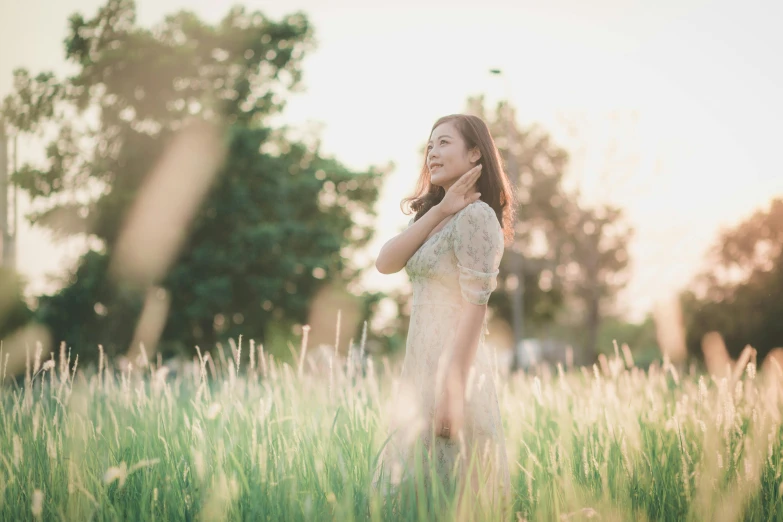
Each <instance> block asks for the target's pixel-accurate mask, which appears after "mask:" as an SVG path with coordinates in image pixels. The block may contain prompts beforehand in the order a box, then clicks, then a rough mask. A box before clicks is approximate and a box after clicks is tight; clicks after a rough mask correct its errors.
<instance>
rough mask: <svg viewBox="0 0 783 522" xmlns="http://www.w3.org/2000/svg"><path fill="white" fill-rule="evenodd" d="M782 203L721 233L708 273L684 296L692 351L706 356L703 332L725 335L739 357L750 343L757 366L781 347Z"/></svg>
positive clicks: (688, 335) (699, 355) (782, 305)
mask: <svg viewBox="0 0 783 522" xmlns="http://www.w3.org/2000/svg"><path fill="white" fill-rule="evenodd" d="M781 295H783V199H781V198H778V199H775V200H773V201H772V202H771V204H770V205H769V206H768V207H767V208H766V209H761V210H758V211H756V212H755V213H754V214H753V215H752V216H750V217H749V218H748V219H746V220H744V221H742V222H741V223H739V224H738V225H737V226H735V227H733V228H730V229H727V230H725V231H723V232H722V233H721V234H720V236H719V238H718V240H717V241H716V243H715V244H714V246H713V247H712V249H711V252H710V254H709V256H708V260H707V265H706V267H705V269H704V270H703V271H702V272H701V273H700V274H699V275H698V276H697V277H696V278H694V280H693V282H692V284H691V287H690V288H689V289H688V290H687V291H686V292H684V293H683V295H682V302H683V313H684V315H685V325H686V331H687V337H686V340H687V345H688V351H689V353H691V354H692V355H695V356H696V357H698V358H700V359H701V358H702V352H701V340H702V337H703V336H704V334H706V333H707V332H710V331H718V332H720V333H721V335H723V338H724V341H725V343H726V348H727V350H728V351H729V354H730V355H731V356H732V357H734V358H736V357H738V356H739V354H740V352H741V351H742V349H743V348H744V347H745V346H746V345H748V344H750V345H751V346H753V347H754V348H755V349H756V350H758V356H759V362H760V360H761V359H763V357H764V356H765V355H766V354H767V353H768V352H769V351H770V350H771V349H773V348H777V347H779V346H783V322H782V321H781V320H780V318H781V317H783V301H781V299H780V296H781Z"/></svg>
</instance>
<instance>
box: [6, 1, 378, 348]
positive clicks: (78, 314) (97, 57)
mask: <svg viewBox="0 0 783 522" xmlns="http://www.w3.org/2000/svg"><path fill="white" fill-rule="evenodd" d="M69 28H70V29H69V35H68V37H67V39H66V41H65V51H66V57H67V59H68V60H69V61H70V62H71V63H73V64H75V65H76V66H77V68H78V70H77V72H76V74H75V75H74V76H73V77H71V78H68V79H64V80H61V81H59V82H57V81H54V80H53V77H52V76H51V75H48V74H46V75H39V76H38V77H36V78H31V77H30V75H29V74H28V73H27V72H26V71H17V73H16V78H17V92H16V93H15V94H14V95H12V96H11V97H9V98H8V99H7V100H6V103H5V105H4V108H3V112H4V115H6V116H7V117H8V119H9V120H10V121H11V123H12V125H13V124H15V125H16V126H17V129H19V130H20V131H21V130H26V128H25V127H23V124H25V125H27V126H28V127H27V128H30V127H32V125H33V124H36V125H37V124H39V121H40V120H46V121H47V122H48V123H49V124H51V126H53V127H54V128H55V129H56V133H55V134H56V135H55V137H54V139H52V140H51V142H50V143H49V145H48V146H47V148H46V153H47V161H46V164H45V165H44V166H33V165H25V166H24V167H23V168H21V169H20V170H19V171H18V172H17V173H15V174H14V176H13V182H14V183H16V184H17V185H18V186H19V187H20V188H21V189H23V190H25V191H26V192H27V193H28V194H29V195H30V196H31V198H33V200H34V201H35V202H36V204H37V205H36V208H37V210H36V212H34V213H32V214H31V215H29V216H28V218H29V219H30V220H31V222H33V223H36V224H39V225H42V226H46V227H49V228H51V229H52V230H54V231H55V232H57V233H58V234H59V235H61V236H70V235H74V234H85V235H87V236H89V237H91V238H92V239H94V240H97V241H96V242H97V243H98V244H100V245H101V246H100V248H96V249H93V250H91V251H89V252H87V253H86V254H85V255H84V257H83V258H82V259H81V260H80V262H79V265H78V267H77V268H76V270H75V272H74V273H73V274H72V275H71V276H70V277H69V278H68V280H67V281H66V286H65V287H64V288H63V289H62V290H61V291H59V292H57V293H56V294H54V295H52V296H43V297H41V299H40V306H39V311H38V313H39V316H40V318H41V319H42V320H43V321H44V322H45V323H46V324H47V325H48V326H49V327H50V328H51V329H52V333H53V337H54V339H55V341H58V340H61V339H63V340H66V341H67V342H68V343H69V344H72V345H76V347H77V349H79V350H80V351H84V350H85V348H93V347H95V346H96V344H97V343H101V344H103V345H104V346H105V347H106V348H107V349H108V350H109V351H110V352H111V351H115V352H116V351H120V350H124V349H125V348H127V347H128V343H129V342H130V341H131V339H132V335H133V329H134V328H135V324H136V319H137V318H138V314H139V312H140V310H141V305H142V301H143V297H144V292H145V290H146V289H145V288H139V287H138V285H130V284H122V283H119V284H114V283H111V282H110V281H109V279H108V277H107V271H108V267H109V264H110V260H111V258H112V255H113V253H114V251H115V247H116V245H117V240H118V237H119V235H120V233H121V231H122V229H123V225H124V223H125V220H126V218H127V215H128V211H129V208H130V206H131V204H132V202H133V201H134V200H135V198H136V196H137V193H138V191H139V188H140V187H141V186H142V184H143V183H144V181H145V180H146V179H147V177H148V175H149V173H150V171H151V170H152V168H153V167H154V166H155V165H156V163H157V162H158V161H159V159H160V157H161V155H162V154H163V153H164V151H165V150H166V147H167V146H168V144H169V143H170V142H171V140H172V139H173V137H174V136H176V134H177V132H178V131H180V130H181V129H182V128H183V127H184V126H186V125H187V123H188V121H189V120H191V119H194V118H197V119H200V120H206V121H207V122H209V123H210V124H212V125H214V126H215V127H216V128H218V129H221V133H222V137H223V138H222V139H223V140H224V142H225V147H226V151H227V154H226V159H225V161H224V162H223V164H222V166H221V167H220V169H219V172H218V174H217V176H216V181H215V182H214V183H213V185H212V187H211V189H210V191H209V193H208V195H207V197H206V199H205V200H204V201H203V203H202V204H201V205H200V207H199V209H198V212H197V214H196V216H195V218H194V219H193V222H192V223H191V224H190V227H189V229H188V230H187V236H186V240H185V243H184V246H183V248H182V249H181V251H180V252H179V255H178V256H177V258H176V261H175V262H174V264H173V266H172V267H171V269H170V270H169V271H168V273H167V274H166V276H165V278H164V280H162V281H159V282H158V283H159V284H160V286H161V287H163V288H165V289H166V290H167V291H168V292H169V294H170V296H171V306H170V309H169V315H168V318H167V321H166V324H165V330H164V332H163V340H164V341H166V342H168V345H167V346H169V347H170V348H172V349H173V348H175V347H177V346H180V347H183V346H184V347H186V348H190V349H192V346H193V344H201V345H202V346H209V345H210V344H211V343H213V342H215V341H216V340H219V339H220V338H221V337H225V336H228V335H237V334H238V333H240V332H241V333H244V334H245V336H252V337H253V338H256V339H258V340H261V341H263V338H264V332H265V331H266V329H267V326H268V324H269V323H270V321H273V320H280V321H291V322H296V321H299V322H301V321H304V320H305V319H306V316H307V307H308V302H309V301H310V298H311V297H312V296H313V294H314V293H315V292H316V291H317V290H318V289H319V288H320V287H321V286H322V285H323V284H324V282H325V281H327V280H330V279H331V280H334V279H338V280H343V281H350V280H352V279H353V278H355V277H357V276H358V274H359V272H360V270H361V268H362V267H355V266H351V265H350V264H348V263H347V262H346V261H345V259H346V258H347V257H350V255H351V253H352V251H353V250H355V249H358V248H361V247H362V246H363V245H365V244H366V243H367V242H368V241H369V240H370V239H371V237H372V228H371V226H370V223H371V220H370V218H371V217H372V216H374V215H375V211H374V204H375V201H376V200H377V197H378V188H379V186H380V183H381V181H382V177H383V174H384V171H383V170H382V169H378V168H371V169H369V171H367V172H353V171H351V170H349V169H348V168H346V167H344V166H343V165H341V164H340V163H339V162H338V161H337V160H335V159H333V158H329V157H325V156H324V155H323V154H322V153H321V152H320V146H319V145H320V144H319V141H318V138H317V136H310V137H306V138H303V139H302V140H301V141H295V140H292V139H290V138H289V135H290V129H288V128H286V127H283V126H277V127H274V126H273V125H272V119H273V118H275V117H276V116H278V115H279V114H280V112H281V111H282V109H283V108H284V106H285V99H286V96H287V95H288V94H289V93H291V92H295V91H296V90H298V89H299V88H300V82H301V78H302V68H301V62H302V59H303V57H304V56H305V54H306V53H307V52H308V51H309V50H311V49H312V48H313V47H314V40H313V30H312V28H311V26H310V24H309V21H308V19H307V18H306V16H305V15H303V14H301V13H295V14H292V15H290V16H287V17H284V19H283V20H281V21H279V22H276V21H273V20H270V19H269V18H267V17H265V16H264V15H263V14H261V13H259V12H246V11H245V9H244V8H241V7H236V8H233V9H231V10H230V12H229V13H228V14H227V15H226V16H225V18H223V19H222V20H221V21H220V22H219V23H217V24H216V25H209V24H207V23H205V22H203V21H201V20H200V19H198V18H197V17H196V16H195V15H194V14H192V13H190V12H187V11H182V12H179V13H176V14H172V15H170V16H167V17H166V18H165V20H164V21H163V23H161V24H160V25H158V26H156V27H154V28H152V29H147V28H144V27H140V26H138V25H137V23H136V9H135V5H134V3H133V2H132V1H130V0H109V1H108V2H107V3H106V4H105V5H104V6H103V7H101V8H100V9H99V11H98V12H97V14H96V15H95V16H94V17H93V18H90V19H85V18H84V17H83V16H82V15H80V14H76V15H73V16H72V17H71V18H70V21H69ZM19 86H23V87H24V89H20V88H19ZM33 99H40V100H41V102H40V103H39V104H38V106H40V109H37V110H36V112H34V113H31V112H30V110H28V109H29V107H31V106H35V104H31V101H30V100H33ZM47 104H48V105H47ZM25 122H28V123H25ZM160 226H163V227H165V226H166V223H160ZM141 248H143V247H141Z"/></svg>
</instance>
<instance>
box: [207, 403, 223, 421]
mask: <svg viewBox="0 0 783 522" xmlns="http://www.w3.org/2000/svg"><path fill="white" fill-rule="evenodd" d="M220 408H221V406H220V403H219V402H213V403H212V404H210V406H209V409H208V410H207V419H209V420H212V419H214V418H215V417H217V416H218V413H220Z"/></svg>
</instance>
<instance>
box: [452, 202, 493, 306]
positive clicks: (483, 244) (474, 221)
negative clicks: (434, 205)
mask: <svg viewBox="0 0 783 522" xmlns="http://www.w3.org/2000/svg"><path fill="white" fill-rule="evenodd" d="M454 219H456V220H457V221H456V223H455V234H454V254H455V255H456V257H457V268H458V270H459V285H460V291H461V293H462V298H463V299H464V300H465V301H468V302H469V303H473V304H477V305H483V304H486V303H487V301H489V295H490V294H491V293H492V291H493V290H495V288H496V287H497V276H498V273H499V267H500V259H501V258H502V257H503V230H502V228H501V227H500V223H498V219H497V217H496V216H495V211H494V210H492V207H490V206H489V205H487V204H486V203H481V202H475V203H471V204H470V205H468V206H467V207H466V208H465V209H464V210H463V211H462V212H461V213H460V214H459V215H457V216H456V217H455V218H454Z"/></svg>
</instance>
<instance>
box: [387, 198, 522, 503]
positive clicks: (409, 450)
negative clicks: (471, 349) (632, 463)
mask: <svg viewBox="0 0 783 522" xmlns="http://www.w3.org/2000/svg"><path fill="white" fill-rule="evenodd" d="M411 224H413V218H412V219H411V220H410V222H409V223H408V226H410V225H411ZM502 256H503V231H502V229H501V226H500V223H499V222H498V219H497V217H496V215H495V211H494V210H493V209H492V207H490V206H489V205H488V204H487V203H485V202H483V201H481V200H478V201H476V202H474V203H471V204H470V205H468V206H466V207H465V208H464V209H462V210H460V211H459V212H457V213H456V214H455V215H454V216H453V217H452V219H451V220H449V221H448V222H447V223H446V224H445V225H444V226H443V227H442V228H441V229H440V230H439V231H437V232H436V233H435V234H434V235H433V236H431V237H430V238H429V239H427V240H426V241H425V242H424V243H423V244H422V246H421V247H420V248H419V249H418V250H417V251H416V252H415V253H414V254H413V255H412V256H411V258H410V259H409V260H408V263H407V264H406V266H405V269H406V271H407V272H408V275H409V276H410V279H411V283H412V285H413V308H412V312H411V317H410V327H409V330H408V337H407V342H406V351H405V358H404V360H403V365H402V373H401V375H400V377H399V380H397V381H396V382H395V383H394V390H393V393H392V403H391V408H390V414H389V417H390V420H389V428H390V430H391V437H390V439H389V442H388V443H387V445H386V446H385V447H384V452H383V455H382V458H381V459H380V463H379V469H378V470H376V474H375V479H374V485H375V487H376V488H377V487H378V485H379V479H380V478H381V477H386V476H388V477H389V478H390V483H391V484H392V485H395V484H398V483H399V482H400V481H401V480H403V479H404V478H406V477H409V476H412V474H413V472H414V471H413V470H414V469H415V468H414V455H415V454H419V455H422V457H423V458H424V459H425V460H424V461H423V462H424V468H423V469H425V470H426V469H428V468H427V466H428V465H429V464H428V459H434V463H435V468H436V469H437V474H438V476H439V478H440V479H441V480H442V481H443V483H444V484H453V480H455V479H464V478H465V477H466V470H467V465H468V463H469V462H468V459H469V458H470V454H471V452H475V453H476V457H474V458H476V459H479V458H480V459H482V460H481V461H480V462H482V463H483V464H482V466H484V467H483V468H481V469H482V470H483V471H482V472H481V473H482V474H481V478H479V480H480V482H481V483H482V484H483V483H484V481H490V483H489V484H487V485H484V486H482V488H488V489H487V490H488V491H491V492H493V493H492V495H493V496H495V495H496V493H497V492H499V493H503V494H505V495H509V494H510V480H509V470H508V460H507V456H506V445H505V440H504V437H503V425H502V422H501V418H500V410H499V407H498V399H497V394H496V388H495V376H496V375H497V372H496V371H495V369H496V365H495V364H493V363H495V362H496V359H495V358H494V357H493V356H492V355H491V354H490V353H489V350H488V349H487V348H486V347H485V345H484V335H485V333H486V332H487V319H486V316H485V319H484V324H483V325H482V328H481V335H480V338H479V344H478V348H477V351H476V354H475V357H474V359H473V364H472V367H471V369H470V372H469V374H468V378H467V384H466V392H465V418H464V426H463V435H464V437H463V438H460V437H456V438H453V439H446V438H443V437H439V436H437V433H438V431H436V427H435V426H434V425H433V419H434V415H435V408H436V405H437V399H438V397H439V396H440V390H441V389H442V383H443V378H444V375H445V369H446V363H447V362H448V360H449V358H450V354H451V352H452V350H453V343H454V338H455V334H456V332H457V326H458V323H459V317H460V311H461V309H462V308H463V307H464V306H468V305H467V303H474V304H477V305H482V304H485V303H486V302H487V301H488V300H489V296H490V294H491V293H492V291H493V290H494V289H495V288H496V287H497V275H498V267H499V265H500V259H501V257H502ZM437 428H438V429H439V428H440V427H437ZM417 442H418V443H420V444H418V447H419V448H420V449H421V448H423V452H422V453H414V448H415V447H417ZM478 463H479V462H477V464H478ZM380 464H382V465H383V466H382V467H383V470H384V473H380V472H379V471H380V468H381V466H380ZM475 465H476V464H474V466H475ZM386 472H388V473H389V474H388V475H385V473H386ZM474 477H475V475H474ZM474 480H475V478H474ZM428 483H429V481H428V478H427V477H426V474H425V484H428ZM427 487H428V488H429V485H427ZM383 489H384V490H386V488H385V487H384V488H383Z"/></svg>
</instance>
